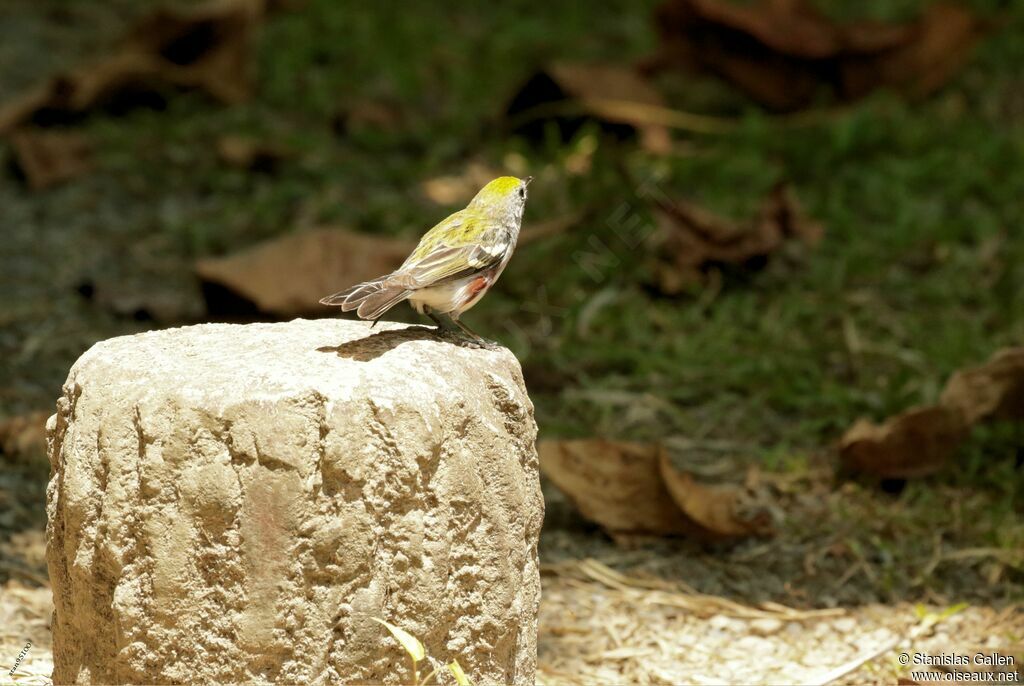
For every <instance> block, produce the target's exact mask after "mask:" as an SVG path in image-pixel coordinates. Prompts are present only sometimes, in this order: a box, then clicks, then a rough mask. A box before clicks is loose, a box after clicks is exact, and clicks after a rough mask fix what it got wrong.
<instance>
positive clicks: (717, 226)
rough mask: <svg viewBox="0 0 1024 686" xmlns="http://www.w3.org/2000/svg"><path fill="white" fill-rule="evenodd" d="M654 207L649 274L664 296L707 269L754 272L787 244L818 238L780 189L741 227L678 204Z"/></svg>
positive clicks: (661, 201)
mask: <svg viewBox="0 0 1024 686" xmlns="http://www.w3.org/2000/svg"><path fill="white" fill-rule="evenodd" d="M656 201H657V207H656V217H657V220H658V225H659V230H658V231H657V232H656V234H655V235H654V236H653V245H654V247H655V250H654V252H655V263H654V267H653V272H654V277H655V281H656V283H657V285H658V288H659V290H660V291H661V292H663V293H665V294H668V295H675V294H678V293H680V292H682V291H683V290H685V289H686V288H687V287H689V286H692V285H694V284H697V283H700V282H701V281H703V279H704V275H705V274H706V273H707V271H708V270H709V269H712V268H716V267H720V266H724V265H737V266H741V267H744V268H756V267H759V266H761V265H762V264H763V263H764V262H765V261H766V259H767V258H768V257H769V256H770V255H771V254H772V253H774V252H776V251H778V250H779V249H780V248H781V247H782V245H783V243H784V242H786V241H787V240H789V239H791V238H795V239H797V240H799V241H801V242H803V243H805V244H807V245H814V244H816V243H818V242H819V241H820V240H821V237H822V235H823V233H824V232H823V229H822V227H821V225H820V224H818V223H817V222H814V221H812V220H810V219H808V218H807V216H806V215H805V214H804V212H803V210H802V208H801V207H800V205H799V203H798V202H797V200H796V197H795V196H794V195H793V193H792V191H790V189H789V188H788V187H786V186H785V185H783V184H779V185H777V186H776V187H775V188H774V189H773V190H772V192H771V193H770V194H769V195H768V197H767V198H765V200H764V202H763V203H762V206H761V209H760V211H759V212H758V213H757V215H756V216H755V217H754V218H753V219H752V220H750V221H748V222H746V223H737V222H734V221H731V220H729V219H725V218H723V217H720V216H718V215H716V214H713V213H711V212H709V211H708V210H706V209H704V208H701V207H699V206H697V205H695V204H693V203H690V202H686V201H682V200H673V199H669V198H667V197H665V196H660V197H658V198H657V199H656Z"/></svg>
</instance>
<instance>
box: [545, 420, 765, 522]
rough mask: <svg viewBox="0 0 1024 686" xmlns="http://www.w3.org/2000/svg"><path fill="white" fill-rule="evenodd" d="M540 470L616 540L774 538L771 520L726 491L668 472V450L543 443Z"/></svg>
mask: <svg viewBox="0 0 1024 686" xmlns="http://www.w3.org/2000/svg"><path fill="white" fill-rule="evenodd" d="M537 449H538V452H539V453H540V465H541V471H542V472H543V473H544V475H545V476H547V477H548V478H549V479H551V481H552V483H554V484H555V486H557V487H558V488H559V489H560V490H561V491H562V492H563V493H565V494H566V496H567V497H568V498H569V500H570V501H572V503H573V505H575V507H576V508H577V509H578V510H579V511H580V513H581V514H582V515H583V516H584V517H586V518H587V519H589V520H591V521H593V522H596V523H597V524H599V525H600V526H601V527H602V528H604V529H605V530H606V531H607V532H608V533H609V534H611V535H612V536H613V537H615V536H620V535H623V534H657V535H681V534H688V535H692V536H695V537H698V538H702V539H710V540H721V539H730V538H738V537H744V536H750V535H765V534H768V533H770V532H771V516H770V515H769V513H768V512H767V510H765V509H762V508H759V507H756V506H754V503H753V501H752V500H751V499H749V498H746V497H745V494H744V492H743V491H742V490H741V489H739V488H737V487H734V486H731V485H707V484H701V483H698V482H697V481H695V480H694V479H693V477H692V475H690V474H685V473H683V472H680V471H678V470H677V469H675V467H673V466H672V464H671V460H670V458H669V456H668V453H667V451H666V450H665V448H664V447H663V446H661V445H658V444H651V443H626V442H617V441H607V440H601V439H588V440H574V441H540V442H539V443H538V444H537Z"/></svg>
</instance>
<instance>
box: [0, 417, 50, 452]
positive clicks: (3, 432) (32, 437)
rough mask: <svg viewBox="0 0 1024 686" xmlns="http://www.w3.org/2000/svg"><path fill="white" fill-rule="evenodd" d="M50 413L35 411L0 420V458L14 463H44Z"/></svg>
mask: <svg viewBox="0 0 1024 686" xmlns="http://www.w3.org/2000/svg"><path fill="white" fill-rule="evenodd" d="M50 414H52V413H51V412H47V411H37V412H31V413H29V414H26V415H21V416H17V417H11V418H9V419H6V420H4V421H2V422H0V458H2V459H3V460H4V461H6V462H11V463H14V464H29V463H45V462H46V459H47V458H46V420H47V419H49V417H50Z"/></svg>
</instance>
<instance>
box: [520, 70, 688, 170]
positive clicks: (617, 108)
mask: <svg viewBox="0 0 1024 686" xmlns="http://www.w3.org/2000/svg"><path fill="white" fill-rule="evenodd" d="M651 107H653V108H657V109H658V110H659V111H660V110H664V109H665V102H664V100H663V99H662V97H661V94H660V93H658V91H657V90H655V88H654V87H653V86H652V85H651V84H650V83H648V82H647V81H646V79H644V78H643V77H642V76H641V75H640V74H638V73H637V72H636V71H634V70H632V69H628V68H625V67H618V66H614V65H609V64H598V63H579V62H555V63H552V64H549V65H547V66H546V67H544V68H542V69H540V70H539V71H537V72H536V73H535V74H533V75H532V76H530V77H529V78H528V79H527V80H526V81H525V82H524V83H523V85H522V86H520V87H519V89H518V90H517V91H516V93H515V95H514V96H513V97H512V99H511V101H510V102H509V104H508V106H507V107H506V108H505V116H506V118H507V120H508V121H509V125H510V128H511V129H512V130H513V131H514V132H516V133H520V134H522V135H524V136H527V137H529V138H533V139H537V140H540V139H542V138H543V136H544V131H545V128H546V126H547V123H548V122H555V124H556V126H557V127H558V130H559V132H560V133H561V136H562V139H563V140H569V139H571V138H572V137H573V135H574V134H575V133H576V132H577V131H578V130H579V128H580V127H581V126H582V125H583V123H584V121H586V120H587V119H592V120H596V121H598V122H600V123H601V125H602V128H604V129H605V130H607V131H609V132H611V133H613V134H614V135H616V136H617V137H619V138H629V137H633V136H639V138H640V143H641V145H643V146H644V147H645V148H646V149H648V150H650V151H651V152H658V153H664V152H667V151H668V150H669V149H670V148H671V136H670V135H669V130H668V128H667V127H666V126H663V125H661V124H656V123H651V121H650V117H649V116H647V111H646V108H651Z"/></svg>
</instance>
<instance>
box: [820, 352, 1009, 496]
mask: <svg viewBox="0 0 1024 686" xmlns="http://www.w3.org/2000/svg"><path fill="white" fill-rule="evenodd" d="M989 419H1012V420H1020V419H1024V348H1007V349H1004V350H1000V351H999V352H997V353H996V354H995V355H993V356H992V357H991V358H990V359H989V361H988V362H986V363H985V364H983V365H981V366H978V367H973V368H970V369H966V370H962V371H958V372H956V373H955V374H953V376H952V377H951V378H950V380H949V382H948V383H947V384H946V387H945V389H944V390H943V392H942V395H941V397H940V399H939V403H938V404H936V405H928V406H924V407H914V408H911V409H909V410H906V411H904V412H901V413H900V414H898V415H896V416H895V417H892V418H890V419H888V420H886V421H885V422H884V423H882V424H881V425H878V424H874V423H873V422H870V421H868V420H866V419H859V420H858V421H857V422H856V423H855V424H854V425H853V426H852V427H850V429H849V430H848V431H847V432H846V434H844V435H843V437H842V439H841V440H840V444H839V455H840V459H841V460H842V462H843V464H844V465H845V466H847V467H849V468H851V469H854V470H856V471H860V472H865V473H868V474H874V475H877V476H880V477H883V478H908V477H915V476H922V475H926V474H931V473H933V472H936V471H938V470H939V469H941V468H942V467H943V466H944V465H945V464H946V463H947V462H948V461H949V459H950V458H951V457H952V456H953V454H954V453H955V452H956V450H957V448H958V447H959V446H960V443H961V442H962V441H963V439H964V438H965V437H966V436H967V434H968V432H969V430H970V428H971V427H972V426H974V425H975V424H977V423H979V422H983V421H986V420H989Z"/></svg>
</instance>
